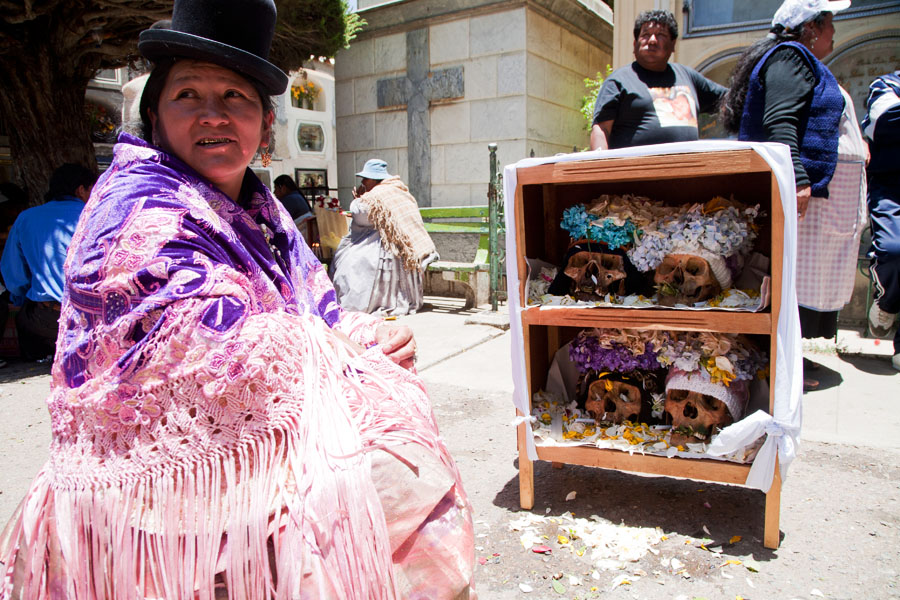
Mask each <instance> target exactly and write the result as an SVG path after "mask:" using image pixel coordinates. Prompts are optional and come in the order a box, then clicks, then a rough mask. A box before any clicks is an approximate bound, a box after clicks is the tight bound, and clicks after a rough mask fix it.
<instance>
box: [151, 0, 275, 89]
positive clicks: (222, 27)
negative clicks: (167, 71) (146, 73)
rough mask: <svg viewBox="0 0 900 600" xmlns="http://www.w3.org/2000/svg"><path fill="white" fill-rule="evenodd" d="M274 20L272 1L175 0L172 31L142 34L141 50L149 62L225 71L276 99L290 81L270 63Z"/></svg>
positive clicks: (154, 31) (152, 31) (159, 30)
mask: <svg viewBox="0 0 900 600" xmlns="http://www.w3.org/2000/svg"><path fill="white" fill-rule="evenodd" d="M275 17H276V11H275V2H274V1H273V0H175V8H174V9H173V11H172V25H171V29H147V30H145V31H142V32H141V37H140V41H139V42H138V50H140V51H141V54H143V55H144V56H146V57H147V58H149V59H150V60H159V59H161V58H167V57H170V56H180V57H184V58H192V59H195V60H202V61H206V62H211V63H213V64H216V65H220V66H223V67H227V68H229V69H233V70H235V71H237V72H238V73H240V74H241V75H245V76H246V77H249V78H251V79H255V80H256V81H258V82H260V83H261V84H262V85H263V87H264V88H265V90H266V92H267V93H269V94H271V95H273V96H277V95H279V94H282V93H284V90H285V89H286V88H287V83H288V76H287V75H285V74H284V71H282V70H281V69H279V68H278V67H276V66H275V65H273V64H272V63H270V62H269V60H268V58H269V48H270V46H271V45H272V36H273V35H274V34H275Z"/></svg>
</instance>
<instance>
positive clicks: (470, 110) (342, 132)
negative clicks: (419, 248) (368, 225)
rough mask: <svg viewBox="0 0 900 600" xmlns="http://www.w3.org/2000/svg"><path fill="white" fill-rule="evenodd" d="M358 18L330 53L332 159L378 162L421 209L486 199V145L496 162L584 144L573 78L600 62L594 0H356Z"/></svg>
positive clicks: (344, 168) (346, 166) (343, 191)
mask: <svg viewBox="0 0 900 600" xmlns="http://www.w3.org/2000/svg"><path fill="white" fill-rule="evenodd" d="M359 14H360V16H361V17H363V18H364V19H365V20H366V22H367V23H368V24H367V26H366V27H365V28H364V29H363V31H362V32H361V33H360V35H359V37H358V38H357V39H356V40H355V41H354V42H353V44H352V45H351V47H350V48H348V49H346V50H343V51H341V52H339V53H338V55H337V56H336V57H335V94H336V115H337V136H338V147H337V161H338V181H339V190H340V198H341V202H342V204H343V205H344V206H345V207H346V206H348V205H349V202H350V200H351V198H352V195H351V189H352V187H353V186H354V185H355V184H356V183H357V182H356V178H355V177H354V174H355V173H356V172H358V171H359V170H360V169H361V167H362V165H363V164H364V163H365V161H366V160H367V159H369V158H372V157H379V158H383V159H384V160H386V161H387V163H388V167H389V169H390V172H391V173H396V174H398V175H400V177H401V178H402V179H403V180H404V181H406V182H407V183H408V184H409V186H410V189H411V191H412V193H413V195H414V196H415V197H416V199H417V200H418V201H419V204H420V205H421V206H469V205H478V204H485V203H486V193H487V184H488V179H489V159H488V144H489V143H491V142H496V143H497V147H498V149H497V154H498V157H499V160H500V163H501V164H509V163H512V162H515V161H517V160H519V159H521V158H524V157H526V156H529V155H531V154H532V152H533V153H534V155H535V156H545V155H552V154H555V153H558V152H571V151H572V150H573V148H577V149H582V148H584V147H585V146H586V145H587V131H586V130H585V125H586V123H585V120H584V118H583V117H582V116H581V114H580V112H579V109H580V106H581V98H582V96H583V95H584V82H583V80H584V78H585V77H588V76H592V75H593V74H595V73H596V72H597V71H599V70H601V69H602V68H604V67H605V66H606V65H607V64H608V63H609V62H610V60H611V59H612V40H613V30H612V11H611V10H610V8H609V6H607V5H606V4H604V3H603V2H599V0H580V1H579V0H524V1H523V0H469V1H467V2H451V3H447V2H444V1H442V0H401V1H400V2H397V1H393V2H387V3H385V2H383V1H381V0H360V4H359Z"/></svg>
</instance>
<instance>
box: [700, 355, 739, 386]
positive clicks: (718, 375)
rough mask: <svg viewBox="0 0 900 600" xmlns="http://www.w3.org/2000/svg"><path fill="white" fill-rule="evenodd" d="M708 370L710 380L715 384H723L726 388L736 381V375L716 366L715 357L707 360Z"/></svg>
mask: <svg viewBox="0 0 900 600" xmlns="http://www.w3.org/2000/svg"><path fill="white" fill-rule="evenodd" d="M706 370H707V371H709V379H710V381H712V382H713V383H719V382H722V383H724V384H725V385H726V386H728V385H731V382H732V381H734V380H735V375H734V373H731V372H729V371H726V370H725V369H721V368H719V366H718V365H717V364H716V359H715V357H710V358H708V359H707V360H706Z"/></svg>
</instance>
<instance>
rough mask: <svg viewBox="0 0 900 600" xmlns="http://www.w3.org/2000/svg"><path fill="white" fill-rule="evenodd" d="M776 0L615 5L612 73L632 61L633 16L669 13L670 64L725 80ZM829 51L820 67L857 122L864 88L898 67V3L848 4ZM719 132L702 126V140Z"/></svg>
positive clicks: (863, 0)
mask: <svg viewBox="0 0 900 600" xmlns="http://www.w3.org/2000/svg"><path fill="white" fill-rule="evenodd" d="M781 3H782V0H752V1H750V0H634V1H633V2H616V13H615V24H616V28H615V44H614V48H615V50H614V52H613V64H612V66H613V68H617V67H620V66H622V65H625V64H628V63H630V62H631V61H632V60H633V55H632V42H633V40H634V37H633V34H632V31H633V27H634V20H635V18H636V17H637V15H638V13H640V12H641V11H644V10H649V9H654V8H661V9H665V10H669V11H671V12H672V13H673V14H674V15H675V19H676V21H677V22H678V26H679V37H678V42H677V44H676V45H675V54H673V55H672V61H674V62H678V63H681V64H683V65H687V66H689V67H692V68H694V69H696V70H697V71H699V72H700V73H702V74H704V75H706V76H707V77H709V78H710V79H712V80H713V81H716V82H718V83H721V84H722V85H725V86H727V85H728V78H729V76H730V75H731V71H732V69H734V66H735V64H736V63H737V59H738V57H739V56H740V55H741V53H742V52H743V51H744V49H745V48H746V47H747V46H749V45H750V44H752V43H753V42H755V41H756V40H758V39H759V38H761V37H763V36H764V35H766V33H768V30H769V28H770V27H771V22H772V16H773V15H774V14H775V11H776V10H777V9H778V7H779V6H781ZM834 27H835V30H836V33H835V36H834V52H832V53H831V55H830V56H828V57H827V58H826V59H825V60H824V61H823V62H824V63H825V64H826V65H827V66H828V68H829V69H830V70H831V72H832V73H834V75H835V77H836V78H837V80H838V81H839V82H840V83H841V85H842V86H843V87H844V88H845V89H846V90H847V91H848V92H849V93H850V96H851V97H852V98H853V103H854V106H855V108H856V114H857V116H858V117H859V119H860V120H862V117H863V115H864V114H865V106H864V103H865V99H866V93H867V91H868V88H869V84H870V83H871V82H872V80H873V79H874V78H875V77H876V76H878V75H881V74H882V73H888V72H891V71H893V70H895V69H898V68H900V1H898V0H853V4H852V5H851V6H850V8H848V9H846V10H844V11H841V12H839V13H837V14H836V15H835V17H834ZM719 133H720V131H719V130H718V129H716V128H715V127H713V126H712V125H711V124H709V123H708V122H707V124H706V131H705V132H704V135H706V136H707V137H709V136H712V135H716V134H719Z"/></svg>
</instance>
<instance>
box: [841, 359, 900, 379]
mask: <svg viewBox="0 0 900 600" xmlns="http://www.w3.org/2000/svg"><path fill="white" fill-rule="evenodd" d="M838 358H840V359H841V360H842V361H844V362H846V363H849V364H851V365H853V367H854V368H856V369H857V370H859V371H862V372H863V373H868V374H870V375H897V374H898V373H900V371H897V370H896V369H895V368H894V367H893V366H892V365H891V357H890V356H869V355H865V354H838Z"/></svg>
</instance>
